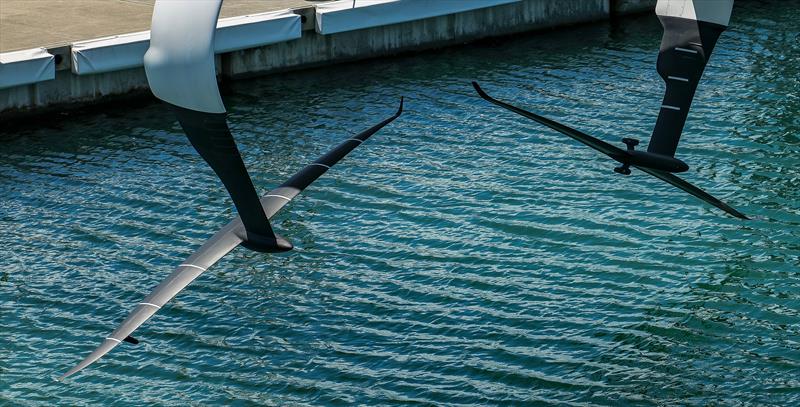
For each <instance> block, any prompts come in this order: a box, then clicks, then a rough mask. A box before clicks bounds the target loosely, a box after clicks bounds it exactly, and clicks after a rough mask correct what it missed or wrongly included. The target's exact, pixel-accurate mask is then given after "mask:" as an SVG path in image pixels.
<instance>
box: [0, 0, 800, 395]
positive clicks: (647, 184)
mask: <svg viewBox="0 0 800 407" xmlns="http://www.w3.org/2000/svg"><path fill="white" fill-rule="evenodd" d="M740 3H741V4H739V5H737V9H736V11H735V17H734V20H733V23H732V27H731V29H730V30H729V31H727V32H726V33H725V34H724V35H723V37H722V39H721V40H720V42H719V44H718V46H717V50H716V51H715V54H714V56H713V58H712V61H711V63H710V65H709V68H708V71H707V72H706V75H705V81H704V82H703V84H702V85H701V88H700V91H699V93H698V95H697V98H696V99H695V104H694V107H693V109H692V114H691V116H690V120H689V123H688V124H687V128H686V131H685V137H684V140H683V142H682V144H681V146H680V148H679V154H680V156H681V157H682V158H684V159H685V160H686V161H687V162H688V163H689V164H690V165H691V166H692V169H691V170H690V172H689V173H687V174H685V178H686V179H687V180H689V181H691V182H694V183H696V184H698V185H700V186H702V187H704V188H707V189H709V190H710V191H712V192H713V193H714V194H716V195H718V196H719V197H720V198H723V199H725V200H726V201H728V202H730V203H731V204H732V205H733V206H735V207H737V208H738V209H740V210H742V211H743V212H745V213H747V214H749V215H752V216H753V217H755V218H756V220H753V221H749V222H742V221H739V220H736V219H733V218H730V217H727V216H726V215H724V214H723V213H721V212H719V211H717V210H716V209H713V208H711V207H709V206H707V205H704V204H702V203H701V202H699V201H697V200H696V199H694V198H692V197H690V196H688V195H685V194H682V193H680V192H679V191H677V190H675V189H673V188H672V187H670V186H668V185H665V184H662V183H660V182H659V181H657V180H655V179H652V178H650V177H648V176H646V175H645V174H642V173H634V175H633V176H630V177H622V176H619V175H617V174H614V173H613V172H612V171H611V169H612V167H613V164H612V163H610V162H609V161H608V160H605V159H603V158H602V157H600V156H599V155H598V154H597V153H595V152H594V151H591V150H588V149H587V148H583V147H580V146H578V145H577V144H576V143H574V142H572V141H569V140H565V139H564V137H562V136H560V135H559V134H556V133H554V132H552V131H549V130H547V129H545V128H543V127H542V126H539V125H537V124H535V123H533V122H529V121H526V120H525V119H523V118H521V117H518V116H515V115H513V114H511V113H508V112H506V111H502V110H500V109H498V108H496V107H494V106H491V105H489V104H487V103H486V102H484V101H483V100H481V99H479V98H478V97H477V96H476V95H475V93H474V91H473V90H472V89H471V87H470V86H469V81H470V80H473V79H477V80H479V81H481V83H482V84H483V86H484V88H485V89H487V91H489V92H490V93H493V94H494V95H496V96H497V97H498V98H502V99H506V100H513V101H515V103H517V104H519V105H522V106H526V107H528V108H530V109H532V110H535V111H539V112H542V113H546V114H547V115H549V116H551V117H553V118H555V119H558V120H563V121H564V122H566V123H569V124H572V125H574V126H575V127H577V128H579V129H582V130H584V131H586V132H588V133H591V134H594V135H597V136H599V137H602V138H604V139H606V140H609V141H613V142H615V143H616V142H617V141H618V140H619V138H620V137H623V136H634V137H639V138H642V139H646V138H647V137H648V136H649V132H650V131H651V129H652V124H653V123H654V122H655V118H656V114H657V112H658V107H659V105H660V102H661V95H662V89H663V85H662V83H661V81H660V78H658V77H657V74H656V72H655V59H656V50H657V47H658V44H659V42H660V38H661V27H660V25H659V23H658V21H657V20H656V19H655V17H653V16H644V17H639V18H633V19H628V20H625V21H623V22H621V23H620V24H619V25H610V24H596V25H588V26H581V27H576V28H571V29H567V30H563V31H557V32H549V33H540V34H534V35H528V36H522V37H517V38H513V39H499V40H493V41H487V42H482V43H479V44H473V45H469V46H463V47H457V48H450V49H446V50H440V51H436V52H430V53H423V54H419V55H415V56H405V57H397V58H391V59H385V60H379V61H369V62H365V63H359V64H353V65H344V66H335V67H329V68H325V69H322V70H318V71H311V72H301V73H292V74H287V75H283V76H275V77H269V78H262V79H257V80H253V81H243V82H236V83H233V84H231V85H230V86H229V89H228V90H227V94H226V95H225V98H226V103H227V105H228V107H229V110H230V112H231V116H230V122H231V125H232V127H233V129H234V132H235V134H236V136H237V138H238V141H239V143H240V147H241V149H242V151H243V155H244V157H245V160H246V162H247V164H248V166H249V168H250V170H251V172H252V174H253V177H254V180H255V183H256V185H258V186H259V188H260V190H262V191H263V190H266V189H268V187H270V186H274V185H276V184H278V183H280V182H282V181H283V180H284V179H286V178H287V177H288V176H289V175H291V174H292V173H293V172H294V171H295V170H297V169H298V168H300V167H301V166H302V165H304V164H305V163H307V162H309V161H310V160H312V159H314V158H316V156H318V155H319V154H320V153H322V152H324V151H325V150H326V149H327V148H329V147H330V146H332V145H334V144H336V143H337V142H338V141H339V140H341V139H343V138H344V137H347V135H348V134H352V133H353V132H355V131H357V130H358V129H361V128H365V127H368V125H370V124H371V123H373V122H375V121H377V120H379V119H381V118H383V117H384V116H387V115H389V114H390V113H391V112H392V111H393V109H394V108H395V106H396V102H397V98H398V97H399V96H400V95H405V96H406V97H407V111H406V113H405V115H404V116H402V117H401V118H400V119H398V120H397V121H396V122H395V123H393V124H391V125H390V126H388V127H387V128H386V129H385V130H383V131H382V132H380V133H379V134H378V135H376V136H375V137H374V138H372V139H370V140H369V142H367V143H365V144H364V145H362V147H361V148H359V149H357V150H356V151H354V153H353V154H352V155H350V156H349V157H348V158H347V159H346V160H344V161H343V162H342V163H341V164H340V165H339V166H337V167H335V168H334V169H333V170H332V171H330V172H328V173H327V174H326V175H325V176H324V177H323V178H321V179H320V180H319V181H318V182H317V183H316V184H314V185H313V186H312V187H311V188H310V189H309V190H307V191H306V193H305V194H304V195H303V196H301V198H300V199H297V200H296V201H295V202H293V203H291V204H290V205H289V206H288V207H287V208H286V209H287V210H284V211H283V212H281V213H280V214H279V215H278V216H277V217H276V220H275V223H276V228H277V229H278V230H279V231H280V233H281V234H283V235H285V236H287V237H289V238H290V239H291V240H293V242H294V243H295V245H296V250H295V251H293V252H291V253H288V254H281V255H264V254H258V253H253V252H248V251H246V250H244V249H237V250H236V251H234V252H233V253H232V254H231V255H229V256H227V257H226V258H224V259H223V260H222V261H221V262H220V263H219V264H218V265H216V266H215V267H213V268H212V269H211V270H209V271H208V272H206V273H205V274H204V275H202V276H201V277H200V278H199V279H198V280H196V281H195V282H194V283H193V284H191V285H190V286H189V287H188V288H187V289H186V290H185V291H183V292H182V293H181V294H180V295H179V296H178V297H177V298H176V299H175V300H174V301H172V302H171V303H169V305H167V306H166V307H164V309H163V310H161V312H160V313H159V314H157V315H156V317H154V318H153V319H152V320H151V321H149V322H148V323H146V324H145V325H144V326H143V327H142V328H141V329H140V330H139V331H137V335H136V336H137V337H138V338H139V339H140V340H141V341H142V343H141V344H140V345H138V346H132V345H128V344H124V346H120V347H118V348H117V349H115V350H114V351H113V352H111V353H110V354H109V355H107V356H106V357H105V358H103V359H102V360H101V361H100V362H98V363H96V364H95V365H93V366H91V367H90V368H89V369H87V370H85V371H84V372H83V373H81V374H80V375H78V376H75V377H74V378H70V379H69V380H67V381H66V382H63V383H62V382H57V381H56V380H55V379H56V378H57V377H58V376H59V375H61V374H62V373H64V372H65V371H66V370H67V369H69V368H70V367H72V366H73V365H74V364H76V363H77V362H78V361H79V360H80V359H81V358H83V357H84V356H86V354H87V353H88V352H90V351H91V350H92V349H94V347H95V346H97V345H98V344H99V343H100V341H101V340H102V338H103V337H105V336H106V335H107V334H108V333H109V332H110V331H111V330H112V329H113V328H115V327H116V325H117V324H118V323H119V322H120V321H121V320H122V319H123V318H124V317H125V315H126V314H127V313H128V312H129V311H130V310H131V309H132V307H133V305H134V304H136V303H137V302H139V301H140V300H141V299H142V298H143V297H144V296H145V295H146V294H147V293H148V292H149V291H150V290H151V289H152V288H153V287H154V286H155V285H156V284H157V283H158V282H159V281H161V280H162V279H163V278H165V277H166V276H167V274H169V273H170V272H171V271H172V269H173V267H174V266H175V265H177V264H179V262H181V260H183V259H184V258H185V256H187V255H188V254H190V253H191V252H192V251H193V250H194V249H195V248H196V247H197V246H199V245H200V244H201V243H202V242H203V241H204V240H205V239H206V238H207V237H209V236H210V235H211V234H212V233H213V232H214V231H215V230H216V229H217V228H219V227H220V226H221V225H223V224H224V223H225V222H227V220H228V219H230V218H231V216H232V205H231V204H230V202H229V199H228V197H227V195H226V193H225V192H224V191H223V189H221V187H220V186H219V184H218V181H217V180H216V179H215V177H214V176H213V174H212V172H211V171H210V170H209V169H208V168H207V167H206V166H205V164H204V163H203V162H202V161H201V160H200V159H199V158H198V156H197V155H196V154H195V153H194V151H193V150H192V148H191V146H190V145H189V144H188V142H187V141H186V139H185V137H184V136H183V133H182V132H181V131H180V129H179V127H178V126H177V124H176V122H175V120H174V117H173V115H172V114H171V112H169V111H167V110H165V109H164V107H163V106H162V105H159V104H156V103H152V104H147V105H145V106H138V107H131V108H130V109H120V108H109V111H108V112H107V113H103V114H97V115H81V116H75V117H74V118H72V119H69V120H61V121H56V122H54V123H49V122H48V123H49V124H48V125H47V126H42V127H41V128H37V129H35V130H32V129H27V130H22V131H21V132H16V133H14V134H5V135H3V137H2V139H0V228H2V235H0V405H6V404H9V405H18V404H21V405H51V404H53V403H54V402H58V403H60V404H62V405H80V404H93V405H129V404H164V405H186V404H234V405H251V404H277V405H285V404H311V405H319V404H339V405H350V404H395V403H397V404H401V403H421V404H437V405H448V404H452V405H456V404H457V405H462V404H463V405H472V404H476V405H478V404H480V405H484V404H500V403H506V402H518V403H519V402H525V403H529V404H539V403H541V404H544V403H552V404H571V405H595V404H596V405H609V404H612V405H618V404H626V405H629V404H642V405H651V404H673V403H685V404H700V405H706V404H724V405H732V404H776V405H798V404H800V273H798V269H800V267H798V266H800V229H798V227H800V203H799V202H798V198H800V166H799V165H798V164H800V155H799V154H800V131H799V130H800V119H798V117H799V116H800V89H799V88H800V85H798V75H799V74H800V45H798V43H799V42H800V37H799V36H798V30H799V28H798V27H800V26H799V25H798V24H797V22H798V21H800V11H798V10H800V2H798V1H773V2H756V1H751V2H740Z"/></svg>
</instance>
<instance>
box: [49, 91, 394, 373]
mask: <svg viewBox="0 0 800 407" xmlns="http://www.w3.org/2000/svg"><path fill="white" fill-rule="evenodd" d="M402 112H403V99H402V98H401V99H400V107H399V109H398V110H397V113H395V114H394V115H393V116H391V117H389V118H387V119H386V120H383V121H382V122H380V123H378V124H376V125H374V126H372V127H370V128H369V129H367V130H365V131H363V132H361V133H359V134H357V135H355V136H352V137H349V138H347V139H346V140H344V141H343V142H342V143H341V144H339V145H338V146H336V147H334V148H333V149H332V150H330V151H329V152H328V153H327V154H325V155H323V156H322V157H320V158H319V159H317V160H316V161H314V162H313V163H311V164H308V165H307V166H305V167H304V168H303V169H302V170H300V171H298V172H297V173H296V174H294V175H293V176H292V177H291V178H289V180H288V181H286V182H284V183H283V184H281V185H280V186H278V187H277V188H275V189H273V190H271V191H269V192H268V193H267V194H266V195H264V196H262V197H261V199H260V206H261V207H262V208H263V213H264V216H265V218H267V219H269V218H272V217H273V216H274V215H275V214H276V213H278V211H280V210H281V208H283V207H284V206H285V205H286V204H287V203H289V202H290V201H291V200H292V199H293V198H294V197H295V196H297V195H298V194H300V193H301V192H302V191H303V190H304V189H305V188H306V187H308V186H309V185H311V183H312V182H314V181H315V180H316V179H317V178H319V177H320V176H322V174H324V173H325V172H326V171H328V169H330V168H331V167H332V166H333V165H334V164H336V163H338V162H339V161H340V160H341V159H342V158H344V157H345V156H346V155H347V154H348V153H349V152H350V151H353V149H355V148H356V147H358V146H359V145H361V143H363V142H364V141H366V140H367V139H368V138H369V137H370V136H372V135H373V134H375V133H376V132H377V131H378V130H380V129H381V128H383V127H384V126H386V125H387V124H389V123H391V122H392V121H394V120H395V119H396V118H398V117H400V114H401V113H402ZM248 180H249V177H248ZM246 238H247V234H246V230H245V224H244V223H243V219H242V217H241V216H237V217H236V218H235V219H234V220H232V221H231V222H230V223H228V224H227V225H225V226H224V227H223V228H222V229H220V230H219V231H218V232H217V233H216V234H214V236H212V237H211V238H210V239H208V240H207V241H206V242H205V243H204V244H203V245H202V246H201V247H200V248H199V249H197V251H195V252H194V253H193V254H192V255H191V256H189V258H187V259H186V260H185V261H184V262H183V263H181V264H180V265H179V266H178V267H177V268H176V269H175V271H173V272H172V274H170V276H169V277H167V279H166V280H164V281H163V282H162V283H161V284H159V285H158V286H157V287H156V288H155V289H154V290H153V291H152V292H151V293H150V295H148V296H147V297H145V299H144V300H142V302H140V303H139V304H137V305H136V308H134V310H133V311H132V312H131V313H130V314H129V315H128V317H127V318H126V319H125V320H124V321H123V322H122V324H120V326H119V327H118V328H117V329H116V330H115V331H114V332H112V333H111V334H110V335H109V336H108V337H106V338H105V339H104V340H103V343H102V344H100V346H99V347H98V348H97V349H95V350H94V352H92V353H91V354H90V355H89V356H87V357H86V358H85V359H84V360H83V361H81V362H80V363H79V364H78V365H77V366H75V367H73V368H72V369H70V370H69V371H68V372H67V373H65V374H64V375H63V376H62V377H61V378H62V379H63V378H66V377H68V376H71V375H73V374H75V373H77V372H78V371H80V370H82V369H84V368H85V367H87V366H89V365H91V364H92V363H94V362H95V361H96V360H97V359H100V358H101V357H102V356H103V355H105V354H106V353H108V352H109V351H111V350H112V349H114V348H115V347H116V346H117V345H119V344H120V343H122V342H130V343H138V341H137V340H136V339H134V338H133V337H131V336H130V335H131V334H132V333H133V331H134V330H136V329H137V328H138V327H139V326H141V325H142V324H143V323H144V322H145V321H147V320H148V319H149V318H150V317H151V316H153V314H155V313H156V312H157V311H158V310H159V309H161V307H163V306H164V305H165V304H166V303H167V302H168V301H169V300H171V299H172V298H173V297H175V295H177V294H178V293H179V292H180V291H181V290H183V289H184V288H185V287H186V286H187V285H189V283H191V282H192V281H194V279H196V278H197V277H198V276H200V274H202V273H203V272H204V271H206V270H208V269H209V268H210V267H211V266H213V265H214V264H215V263H216V262H217V261H219V260H220V259H221V258H222V257H223V256H225V255H226V254H228V253H229V252H230V251H232V250H233V249H235V248H236V247H237V246H239V245H241V244H243V243H244V242H245V241H246Z"/></svg>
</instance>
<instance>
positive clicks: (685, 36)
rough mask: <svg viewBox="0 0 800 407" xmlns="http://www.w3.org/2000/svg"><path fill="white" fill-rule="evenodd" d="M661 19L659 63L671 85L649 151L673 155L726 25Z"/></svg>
mask: <svg viewBox="0 0 800 407" xmlns="http://www.w3.org/2000/svg"><path fill="white" fill-rule="evenodd" d="M658 18H659V19H660V20H661V24H662V25H663V26H664V36H663V38H662V40H661V48H660V51H659V54H658V65H657V66H658V73H659V74H660V75H661V77H662V78H663V79H664V82H665V83H666V85H667V86H666V92H665V93H664V101H663V102H662V108H661V111H660V112H659V115H658V120H657V121H656V126H655V128H654V129H653V135H652V137H651V138H650V144H649V145H648V147H647V151H648V152H650V153H656V154H661V155H666V156H670V157H672V156H674V155H675V150H676V149H677V148H678V142H679V141H680V138H681V132H682V131H683V126H684V125H685V124H686V117H687V116H688V114H689V108H690V107H691V105H692V99H693V98H694V93H695V91H696V90H697V85H698V83H700V78H701V77H702V76H703V70H705V67H706V64H707V63H708V59H709V58H710V57H711V52H712V51H713V50H714V46H715V45H716V44H717V39H719V36H720V34H722V32H723V31H725V26H723V25H719V24H714V23H708V22H704V21H696V20H690V19H685V18H678V17H665V16H659V17H658Z"/></svg>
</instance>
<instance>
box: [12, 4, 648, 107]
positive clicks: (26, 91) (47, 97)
mask: <svg viewBox="0 0 800 407" xmlns="http://www.w3.org/2000/svg"><path fill="white" fill-rule="evenodd" d="M612 2H615V3H612ZM654 6H655V0H569V1H566V0H523V1H522V2H520V3H515V4H507V5H503V6H497V7H492V8H486V9H480V10H474V11H470V12H466V13H460V14H453V15H448V16H442V17H435V18H429V19H424V20H419V21H413V22H407V23H401V24H394V25H390V26H384V27H376V28H370V29H365V30H359V31H351V32H344V33H338V34H333V35H319V34H317V33H316V32H315V31H313V30H309V29H306V30H304V31H303V37H302V38H300V39H298V40H294V41H290V42H285V43H279V44H273V45H268V46H264V47H259V48H253V49H247V50H242V51H237V52H233V53H230V54H224V55H221V56H218V60H217V69H218V71H220V72H221V73H222V74H223V75H225V76H228V77H232V78H237V77H245V76H255V75H264V74H270V73H275V72H281V71H287V70H294V69H302V68H307V67H311V66H319V65H325V64H333V63H337V62H343V61H351V60H357V59H365V58H374V57H380V56H385V55H391V54H397V53H401V52H406V51H413V50H423V49H428V48H436V47H442V46H446V45H451V44H458V43H464V42H468V41H472V40H476V39H479V38H486V37H492V36H501V35H507V34H513V33H519V32H525V31H532V30H540V29H544V28H551V27H557V26H565V25H570V24H576V23H583V22H590V21H597V20H604V19H608V18H610V13H611V10H616V12H618V13H623V14H624V13H630V12H638V11H643V10H647V9H648V8H649V9H652V8H653V7H654ZM615 7H616V8H615ZM298 12H299V13H301V14H304V15H306V16H308V17H312V18H309V19H308V20H309V21H307V22H306V23H305V24H304V28H311V27H313V24H314V22H313V9H304V10H301V11H298ZM58 52H61V53H62V54H63V55H64V56H67V57H68V52H69V50H68V48H66V47H65V49H64V50H58ZM68 61H69V58H64V61H63V62H62V66H58V69H60V70H58V71H57V72H56V79H55V80H52V81H47V82H42V83H38V84H33V85H26V86H20V87H16V88H9V89H0V119H2V120H12V119H14V118H16V117H20V116H27V115H30V114H31V112H32V113H34V114H35V113H36V112H37V111H42V112H44V111H47V110H52V109H53V108H56V109H61V108H70V107H80V106H83V105H86V104H91V103H96V102H98V101H102V100H105V99H107V98H108V97H109V96H113V95H124V94H127V93H129V92H135V91H137V90H139V91H141V90H145V89H147V80H146V78H145V75H144V69H142V68H136V69H129V70H125V71H119V72H110V73H104V74H98V75H84V76H78V75H74V74H72V73H71V71H70V70H69V66H67V65H68V63H69V62H68Z"/></svg>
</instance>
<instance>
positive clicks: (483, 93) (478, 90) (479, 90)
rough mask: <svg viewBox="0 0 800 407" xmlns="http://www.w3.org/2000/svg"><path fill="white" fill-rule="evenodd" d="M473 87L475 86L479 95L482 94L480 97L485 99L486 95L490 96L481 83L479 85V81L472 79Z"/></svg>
mask: <svg viewBox="0 0 800 407" xmlns="http://www.w3.org/2000/svg"><path fill="white" fill-rule="evenodd" d="M472 87H473V88H475V91H476V92H478V95H480V97H482V98H484V99H485V98H486V97H488V96H489V95H487V94H486V92H484V91H483V89H482V88H481V85H478V82H476V81H472Z"/></svg>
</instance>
